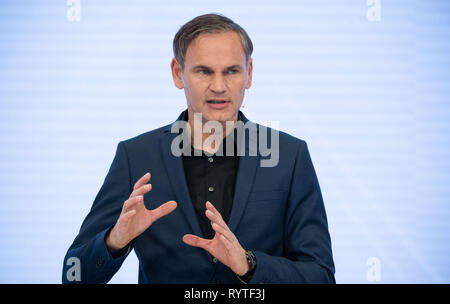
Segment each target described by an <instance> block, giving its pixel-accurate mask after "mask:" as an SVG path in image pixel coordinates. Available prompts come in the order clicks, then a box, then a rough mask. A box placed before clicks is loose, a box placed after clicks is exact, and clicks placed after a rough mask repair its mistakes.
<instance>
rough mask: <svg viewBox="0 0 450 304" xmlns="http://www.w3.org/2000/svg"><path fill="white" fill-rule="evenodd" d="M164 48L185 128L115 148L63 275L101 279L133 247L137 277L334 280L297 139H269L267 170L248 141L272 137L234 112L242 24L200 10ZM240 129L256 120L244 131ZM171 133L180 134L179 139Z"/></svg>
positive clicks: (246, 69)
mask: <svg viewBox="0 0 450 304" xmlns="http://www.w3.org/2000/svg"><path fill="white" fill-rule="evenodd" d="M173 45H174V53H175V58H174V59H173V60H172V63H171V69H172V75H173V80H174V83H175V86H176V87H177V88H179V89H184V92H185V95H186V100H187V111H185V112H183V113H182V114H181V115H180V116H179V118H178V119H177V121H176V123H182V122H184V123H185V124H186V127H187V128H185V129H184V130H183V132H179V130H178V131H175V132H174V129H177V128H176V127H174V126H175V125H176V124H175V123H174V124H172V125H168V126H165V127H162V128H160V129H157V130H154V131H150V132H147V133H144V134H142V135H139V136H137V137H135V138H132V139H129V140H126V141H123V142H120V143H119V145H118V147H117V152H116V156H115V158H114V160H113V163H112V165H111V168H110V170H109V172H108V174H107V176H106V178H105V181H104V184H103V186H102V188H101V189H100V191H99V193H98V195H97V197H96V198H95V201H94V203H93V206H92V209H91V211H90V212H89V214H88V216H87V217H86V219H85V220H84V222H83V224H82V226H81V229H80V232H79V235H78V236H77V237H76V239H75V241H74V242H73V244H72V246H71V247H70V248H69V250H68V252H67V254H66V256H65V259H64V267H63V275H62V280H63V282H64V283H70V282H72V283H80V282H81V283H106V282H108V281H109V280H110V279H111V278H112V276H113V275H114V274H115V273H116V272H117V271H118V269H119V268H120V266H121V264H122V263H123V261H124V259H125V258H126V257H127V255H128V254H129V252H130V251H131V249H134V251H135V253H136V255H137V257H138V259H139V282H140V283H239V282H241V283H334V282H335V280H334V264H333V258H332V252H331V241H330V236H329V233H328V228H327V219H326V214H325V208H324V205H323V201H322V196H321V192H320V187H319V183H318V181H317V177H316V175H315V172H314V168H313V165H312V162H311V159H310V156H309V152H308V149H307V146H306V143H305V142H304V141H302V140H300V139H296V138H294V137H292V136H289V135H287V134H285V133H282V132H280V133H279V134H278V133H276V136H275V137H274V136H271V137H270V136H269V140H268V143H269V144H271V145H272V147H271V148H275V149H276V150H277V153H278V154H279V157H278V159H277V162H276V164H275V165H273V164H272V165H270V166H263V165H262V164H263V163H262V161H263V160H264V158H265V157H264V156H267V154H266V155H262V153H261V151H259V150H258V149H256V150H257V151H255V150H254V149H253V151H252V145H251V143H252V142H255V140H258V139H260V138H263V137H261V135H265V134H267V133H270V134H274V132H273V130H269V129H266V128H264V127H262V126H259V125H256V124H251V123H250V122H249V121H248V119H247V118H246V117H245V116H244V115H243V114H242V112H240V111H239V109H240V107H241V105H242V101H243V99H244V94H245V89H248V88H249V87H250V86H251V82H252V70H253V61H252V59H251V53H252V51H253V45H252V42H251V40H250V38H249V37H248V35H247V33H246V32H245V30H243V29H242V28H241V27H240V26H239V25H237V24H236V23H234V22H233V21H232V20H230V19H228V18H226V17H224V16H221V15H217V14H207V15H202V16H199V17H196V18H194V19H193V20H191V21H190V22H188V23H186V24H185V25H184V26H183V27H181V28H180V30H179V31H178V33H177V34H176V36H175V38H174V44H173ZM211 123H215V125H214V130H215V131H214V132H212V128H211V126H210V124H211ZM230 123H231V126H232V127H231V128H230ZM244 124H245V126H251V125H253V126H256V127H255V128H251V127H249V128H248V131H249V132H245V131H246V130H247V129H246V128H244V131H243V132H242V128H240V129H239V128H237V126H242V125H244ZM208 126H209V127H208ZM180 134H184V136H185V137H186V136H187V138H188V139H189V140H187V141H186V140H182V141H181V142H180V141H177V138H178V136H180ZM255 136H256V139H255ZM258 136H259V137H258ZM278 136H279V138H278ZM210 137H213V141H211V138H210ZM207 143H209V144H207ZM245 143H249V144H248V145H246V144H245ZM253 147H254V146H253ZM259 147H261V145H260V146H259ZM177 148H178V149H182V151H183V152H184V153H182V155H180V154H179V153H178V152H177V151H176V150H177ZM224 149H225V150H226V151H227V153H226V155H223V154H222V153H221V151H223V150H224ZM230 151H231V153H228V152H230ZM240 152H241V153H240ZM150 180H151V182H152V183H151V184H149V181H150ZM75 262H77V263H78V264H77V263H75ZM75 266H77V267H75Z"/></svg>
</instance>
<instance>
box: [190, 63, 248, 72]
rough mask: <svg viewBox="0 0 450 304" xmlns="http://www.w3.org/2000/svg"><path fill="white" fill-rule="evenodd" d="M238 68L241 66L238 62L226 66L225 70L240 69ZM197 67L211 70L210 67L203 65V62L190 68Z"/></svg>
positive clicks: (195, 68)
mask: <svg viewBox="0 0 450 304" xmlns="http://www.w3.org/2000/svg"><path fill="white" fill-rule="evenodd" d="M240 68H241V66H240V65H239V64H234V65H232V66H229V67H227V68H226V69H225V70H233V69H240ZM198 69H205V70H209V71H212V70H213V69H212V68H210V67H208V66H206V65H203V64H198V65H196V66H194V67H193V68H192V70H198Z"/></svg>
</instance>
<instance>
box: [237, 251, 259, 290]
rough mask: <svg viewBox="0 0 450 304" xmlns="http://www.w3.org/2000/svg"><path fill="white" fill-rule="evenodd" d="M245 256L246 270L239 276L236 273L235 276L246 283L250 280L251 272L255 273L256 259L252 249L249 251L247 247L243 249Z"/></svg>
mask: <svg viewBox="0 0 450 304" xmlns="http://www.w3.org/2000/svg"><path fill="white" fill-rule="evenodd" d="M245 257H246V259H247V265H248V270H247V272H246V273H245V274H243V275H241V276H240V275H238V276H237V277H238V279H239V280H240V281H242V282H243V283H248V282H250V280H251V279H252V277H253V274H254V273H255V270H256V266H257V261H256V256H255V254H254V253H253V251H251V250H249V249H247V250H245Z"/></svg>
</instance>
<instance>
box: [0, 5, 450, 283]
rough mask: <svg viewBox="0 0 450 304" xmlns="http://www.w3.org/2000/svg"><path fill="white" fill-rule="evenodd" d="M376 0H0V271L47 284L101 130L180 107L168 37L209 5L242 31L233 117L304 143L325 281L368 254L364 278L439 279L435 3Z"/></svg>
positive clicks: (103, 151) (440, 126)
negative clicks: (374, 12)
mask: <svg viewBox="0 0 450 304" xmlns="http://www.w3.org/2000/svg"><path fill="white" fill-rule="evenodd" d="M379 2H380V4H381V15H380V16H381V19H380V21H378V22H370V21H369V20H368V19H367V17H366V16H367V11H368V10H369V9H370V5H367V3H366V1H365V0H351V1H350V0H349V1H317V0H316V1H245V2H242V1H225V2H224V1H218V2H217V3H214V1H188V2H186V1H170V0H168V1H143V0H141V1H138V0H132V1H131V0H130V1H118V0H116V1H94V0H89V1H87V0H81V1H80V4H81V15H80V17H81V18H80V21H79V22H77V21H75V22H70V21H68V19H67V17H66V15H67V11H68V9H69V8H70V6H68V5H67V4H66V1H63V0H62V1H13V0H9V1H5V0H2V1H0V202H1V204H0V240H1V242H0V243H1V250H0V283H58V282H60V280H61V269H62V263H63V257H64V255H65V252H66V250H67V249H68V247H69V246H70V244H71V243H72V241H73V239H74V238H75V236H76V234H77V232H78V230H79V228H80V225H81V222H82V220H83V219H84V217H85V216H86V214H87V212H88V211H89V209H90V207H91V204H92V202H93V200H94V198H95V195H96V194H97V192H98V190H99V189H100V186H101V184H102V182H103V179H104V177H105V175H106V173H107V170H108V168H109V166H110V164H111V161H112V158H113V156H114V152H115V149H116V146H117V143H118V142H119V141H120V140H124V139H127V138H130V137H133V136H135V135H138V134H140V133H143V132H146V131H148V130H152V129H155V128H157V127H160V126H162V125H165V124H168V123H170V122H172V121H173V120H175V119H176V117H177V115H178V114H179V113H180V112H181V111H182V110H183V109H184V108H185V105H186V101H185V97H184V93H183V91H180V90H178V89H176V88H175V86H174V85H173V81H172V78H171V73H170V66H169V64H170V60H171V59H172V57H173V54H172V39H173V36H174V35H175V33H176V31H177V30H178V29H179V27H180V26H181V25H182V24H184V23H185V22H187V21H188V20H190V19H192V18H193V17H195V16H197V15H200V14H204V13H209V12H220V13H222V14H224V15H226V16H228V17H230V18H232V19H233V20H234V21H236V22H237V23H239V24H240V25H242V26H243V27H244V28H245V29H246V30H247V32H248V33H249V34H250V36H251V38H252V40H253V43H254V47H255V50H254V54H253V60H254V75H253V78H254V80H253V85H252V87H251V89H250V90H249V92H248V93H249V94H248V95H247V96H246V100H247V101H246V103H247V105H246V108H245V109H244V113H245V114H246V115H247V117H248V118H250V119H251V120H254V121H259V122H264V121H266V122H269V121H279V128H280V129H281V130H283V131H286V132H288V133H290V134H292V135H294V136H297V137H299V138H302V139H304V140H306V141H307V143H308V145H309V148H310V152H311V155H312V159H313V162H314V165H315V168H316V171H317V175H318V177H319V181H320V184H321V187H322V191H323V196H324V200H325V205H326V208H327V214H328V221H329V227H330V233H331V236H332V243H333V253H334V258H335V263H336V280H337V282H338V283H373V282H372V281H370V280H368V278H367V273H368V271H369V269H370V266H369V265H367V260H368V259H369V258H370V257H375V258H377V259H378V260H379V262H380V270H381V272H380V275H381V276H380V281H376V282H380V283H450V254H449V249H450V234H449V232H450V221H449V216H450V211H449V210H450V208H449V207H450V206H449V203H450V190H449V189H450V188H449V185H450V160H449V159H450V141H449V133H450V100H449V98H450V86H449V80H450V72H449V71H450V56H449V54H450V39H449V38H450V2H449V1H444V0H442V1H438V0H434V1H433V0H430V1H426V0H423V1H418V0H416V1H407V0H400V1H398V0H397V1H394V0H381V1H379ZM137 267H138V266H137V259H136V257H135V255H134V254H131V255H130V256H129V257H128V259H127V260H126V262H125V263H124V265H123V267H122V268H121V270H120V271H119V272H118V273H117V274H116V276H115V277H114V278H113V280H112V282H115V283H119V282H121V283H123V282H125V283H134V282H137ZM376 282H375V283H376Z"/></svg>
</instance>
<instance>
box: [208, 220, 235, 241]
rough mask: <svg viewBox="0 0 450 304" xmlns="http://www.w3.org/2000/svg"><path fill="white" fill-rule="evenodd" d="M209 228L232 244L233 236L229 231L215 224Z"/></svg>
mask: <svg viewBox="0 0 450 304" xmlns="http://www.w3.org/2000/svg"><path fill="white" fill-rule="evenodd" d="M211 226H212V228H213V230H214V231H215V232H216V233H218V234H220V235H222V236H224V237H225V238H226V239H227V240H228V241H229V242H232V241H233V240H234V238H233V235H232V233H231V231H230V230H227V229H224V228H223V227H222V226H220V225H218V224H217V223H213V224H212V225H211Z"/></svg>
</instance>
